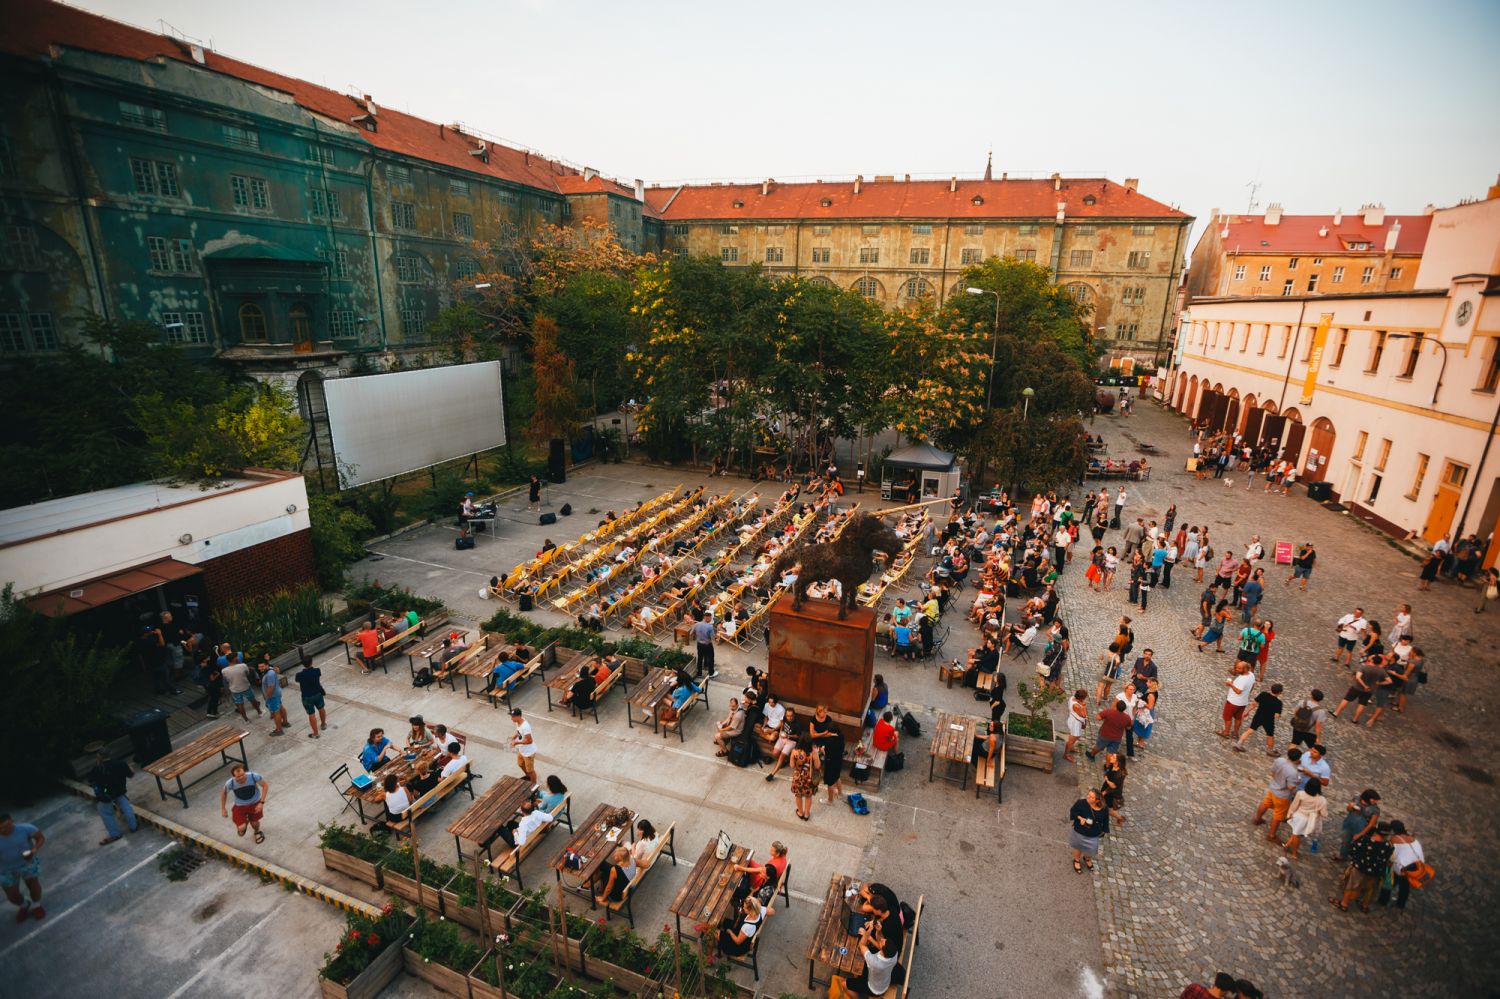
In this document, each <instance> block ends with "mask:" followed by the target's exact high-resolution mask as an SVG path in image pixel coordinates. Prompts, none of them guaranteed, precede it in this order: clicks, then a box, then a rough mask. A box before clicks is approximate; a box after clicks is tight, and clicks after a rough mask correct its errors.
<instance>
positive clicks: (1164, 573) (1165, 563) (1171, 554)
mask: <svg viewBox="0 0 1500 999" xmlns="http://www.w3.org/2000/svg"><path fill="white" fill-rule="evenodd" d="M1181 548H1182V546H1181V545H1179V544H1178V543H1177V539H1175V538H1171V539H1168V541H1167V550H1166V552H1165V554H1164V555H1163V557H1162V563H1161V588H1162V589H1164V590H1170V589H1171V588H1172V569H1173V567H1175V566H1176V565H1177V557H1178V554H1179V552H1180V551H1181Z"/></svg>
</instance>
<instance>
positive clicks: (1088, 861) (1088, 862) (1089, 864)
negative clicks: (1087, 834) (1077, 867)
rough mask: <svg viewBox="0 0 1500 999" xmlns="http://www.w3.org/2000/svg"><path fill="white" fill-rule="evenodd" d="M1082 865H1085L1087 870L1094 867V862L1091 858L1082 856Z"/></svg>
mask: <svg viewBox="0 0 1500 999" xmlns="http://www.w3.org/2000/svg"><path fill="white" fill-rule="evenodd" d="M1083 866H1084V867H1087V868H1088V869H1089V870H1091V871H1092V870H1093V869H1094V862H1093V861H1092V860H1091V859H1089V858H1088V857H1084V858H1083Z"/></svg>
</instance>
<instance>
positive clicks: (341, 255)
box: [318, 249, 349, 279]
mask: <svg viewBox="0 0 1500 999" xmlns="http://www.w3.org/2000/svg"><path fill="white" fill-rule="evenodd" d="M318 256H320V257H322V258H323V259H324V260H326V261H328V276H329V277H332V278H340V279H341V278H347V277H348V276H349V251H348V250H342V249H334V250H333V251H332V252H330V251H328V250H324V249H320V250H319V251H318Z"/></svg>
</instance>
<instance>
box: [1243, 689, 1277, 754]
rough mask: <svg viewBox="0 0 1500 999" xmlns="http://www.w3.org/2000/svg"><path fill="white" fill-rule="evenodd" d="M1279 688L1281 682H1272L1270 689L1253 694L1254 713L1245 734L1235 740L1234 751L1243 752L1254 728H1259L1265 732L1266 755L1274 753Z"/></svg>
mask: <svg viewBox="0 0 1500 999" xmlns="http://www.w3.org/2000/svg"><path fill="white" fill-rule="evenodd" d="M1281 689H1282V688H1281V684H1279V683H1273V684H1271V689H1270V690H1262V691H1261V692H1260V693H1258V694H1256V695H1255V714H1253V715H1251V716H1250V727H1249V728H1247V729H1245V734H1244V735H1242V736H1240V737H1239V739H1238V740H1236V741H1235V744H1234V747H1233V748H1234V750H1235V752H1238V753H1243V752H1244V751H1245V743H1247V742H1249V741H1250V736H1251V735H1252V734H1253V733H1254V732H1255V730H1256V729H1260V730H1261V731H1262V732H1264V733H1265V734H1266V755H1267V756H1275V755H1276V719H1278V718H1280V717H1281V708H1282V704H1281Z"/></svg>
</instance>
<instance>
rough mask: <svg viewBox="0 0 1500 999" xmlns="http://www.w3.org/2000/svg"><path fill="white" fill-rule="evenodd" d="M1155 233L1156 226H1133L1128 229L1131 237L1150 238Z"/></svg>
mask: <svg viewBox="0 0 1500 999" xmlns="http://www.w3.org/2000/svg"><path fill="white" fill-rule="evenodd" d="M1155 232H1156V226H1154V225H1133V226H1131V227H1130V234H1131V235H1132V236H1151V235H1154V234H1155Z"/></svg>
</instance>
